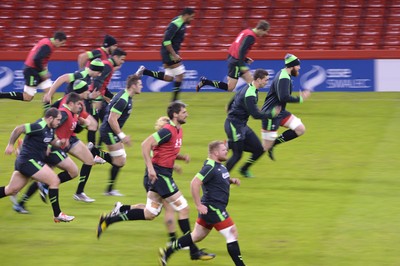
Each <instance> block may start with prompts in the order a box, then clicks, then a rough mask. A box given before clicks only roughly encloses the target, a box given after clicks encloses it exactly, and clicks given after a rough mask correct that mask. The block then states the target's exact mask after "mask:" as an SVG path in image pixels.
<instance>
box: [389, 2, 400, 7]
mask: <svg viewBox="0 0 400 266" xmlns="http://www.w3.org/2000/svg"><path fill="white" fill-rule="evenodd" d="M388 5H389V6H390V7H400V0H392V1H390V0H388Z"/></svg>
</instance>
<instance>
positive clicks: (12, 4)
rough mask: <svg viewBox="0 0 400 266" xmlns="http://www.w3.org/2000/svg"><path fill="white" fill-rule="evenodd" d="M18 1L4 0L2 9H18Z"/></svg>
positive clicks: (1, 3)
mask: <svg viewBox="0 0 400 266" xmlns="http://www.w3.org/2000/svg"><path fill="white" fill-rule="evenodd" d="M18 6H19V5H18V2H17V1H14V0H3V1H1V2H0V10H5V9H8V10H10V9H17V8H18Z"/></svg>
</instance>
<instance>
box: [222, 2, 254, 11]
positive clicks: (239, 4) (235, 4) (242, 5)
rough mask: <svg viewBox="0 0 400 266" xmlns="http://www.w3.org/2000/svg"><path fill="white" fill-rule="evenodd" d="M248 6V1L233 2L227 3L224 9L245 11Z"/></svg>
mask: <svg viewBox="0 0 400 266" xmlns="http://www.w3.org/2000/svg"><path fill="white" fill-rule="evenodd" d="M248 5H249V1H248V0H235V1H228V3H227V4H226V6H225V7H226V8H236V9H242V10H245V9H246V8H247V7H248Z"/></svg>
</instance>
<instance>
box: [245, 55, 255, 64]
mask: <svg viewBox="0 0 400 266" xmlns="http://www.w3.org/2000/svg"><path fill="white" fill-rule="evenodd" d="M253 62H254V60H253V59H252V58H250V57H247V58H246V63H247V64H249V65H250V64H251V63H253Z"/></svg>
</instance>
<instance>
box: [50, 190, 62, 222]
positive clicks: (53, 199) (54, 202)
mask: <svg viewBox="0 0 400 266" xmlns="http://www.w3.org/2000/svg"><path fill="white" fill-rule="evenodd" d="M49 199H50V203H51V207H52V208H53V213H54V217H57V216H58V215H60V212H61V209H60V203H59V202H58V188H49Z"/></svg>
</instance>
